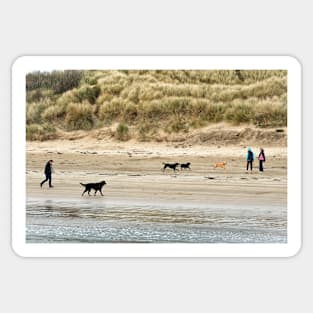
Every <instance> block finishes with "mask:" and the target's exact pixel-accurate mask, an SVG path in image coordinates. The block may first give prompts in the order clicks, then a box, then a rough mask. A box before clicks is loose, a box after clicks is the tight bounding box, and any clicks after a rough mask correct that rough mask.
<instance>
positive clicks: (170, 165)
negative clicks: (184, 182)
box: [163, 163, 179, 172]
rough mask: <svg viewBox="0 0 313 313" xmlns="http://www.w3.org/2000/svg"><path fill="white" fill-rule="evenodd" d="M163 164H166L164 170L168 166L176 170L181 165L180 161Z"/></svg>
mask: <svg viewBox="0 0 313 313" xmlns="http://www.w3.org/2000/svg"><path fill="white" fill-rule="evenodd" d="M163 164H164V167H163V172H164V171H165V169H166V168H167V167H169V168H171V169H172V170H173V171H174V172H175V171H176V167H177V166H178V165H179V163H163Z"/></svg>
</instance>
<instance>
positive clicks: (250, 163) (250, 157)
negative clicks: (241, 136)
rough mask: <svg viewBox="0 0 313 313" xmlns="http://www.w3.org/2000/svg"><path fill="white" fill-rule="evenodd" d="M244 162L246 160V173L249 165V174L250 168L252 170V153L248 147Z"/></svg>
mask: <svg viewBox="0 0 313 313" xmlns="http://www.w3.org/2000/svg"><path fill="white" fill-rule="evenodd" d="M246 160H247V171H248V169H249V165H250V172H252V168H253V166H252V163H253V161H254V153H253V151H252V150H251V148H250V147H248V150H247V153H246Z"/></svg>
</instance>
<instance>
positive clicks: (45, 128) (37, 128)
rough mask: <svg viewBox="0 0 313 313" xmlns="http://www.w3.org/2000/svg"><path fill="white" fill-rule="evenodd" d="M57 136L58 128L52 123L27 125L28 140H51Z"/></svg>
mask: <svg viewBox="0 0 313 313" xmlns="http://www.w3.org/2000/svg"><path fill="white" fill-rule="evenodd" d="M55 138H57V134H56V128H55V127H54V126H52V125H50V124H43V125H38V124H30V125H26V140H38V141H44V140H51V139H55Z"/></svg>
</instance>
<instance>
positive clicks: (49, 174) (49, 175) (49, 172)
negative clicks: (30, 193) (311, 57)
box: [40, 160, 53, 188]
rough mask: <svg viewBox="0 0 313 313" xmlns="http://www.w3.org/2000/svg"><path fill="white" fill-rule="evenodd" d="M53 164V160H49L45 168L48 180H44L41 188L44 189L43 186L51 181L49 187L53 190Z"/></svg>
mask: <svg viewBox="0 0 313 313" xmlns="http://www.w3.org/2000/svg"><path fill="white" fill-rule="evenodd" d="M52 163H53V160H49V161H48V162H47V163H46V166H45V175H46V179H44V180H43V181H42V182H41V183H40V188H42V185H43V184H44V183H45V182H46V181H49V187H50V188H52V187H53V186H52V184H51V183H52Z"/></svg>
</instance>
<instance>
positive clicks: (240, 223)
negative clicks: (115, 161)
mask: <svg viewBox="0 0 313 313" xmlns="http://www.w3.org/2000/svg"><path fill="white" fill-rule="evenodd" d="M26 242H28V243H101V242H103V243H108V242H110V243H286V242H287V210H286V208H284V207H277V206H276V207H260V206H252V205H249V206H238V205H237V206H229V205H228V206H225V205H216V204H215V205H212V204H204V203H177V202H164V203H160V202H155V201H149V202H148V201H124V202H123V201H120V202H117V201H108V200H102V198H101V199H99V198H98V197H96V198H88V199H87V200H75V199H52V200H45V199H40V198H37V199H36V198H28V199H27V202H26Z"/></svg>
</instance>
